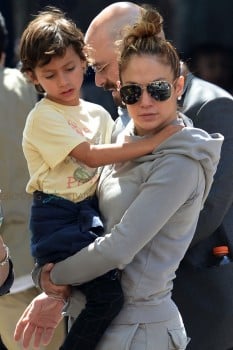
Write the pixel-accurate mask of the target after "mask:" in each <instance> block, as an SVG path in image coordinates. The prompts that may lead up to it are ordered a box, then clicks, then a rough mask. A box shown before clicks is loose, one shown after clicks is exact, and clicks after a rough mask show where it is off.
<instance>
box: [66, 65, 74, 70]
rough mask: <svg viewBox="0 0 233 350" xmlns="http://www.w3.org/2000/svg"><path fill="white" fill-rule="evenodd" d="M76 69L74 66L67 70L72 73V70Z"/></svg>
mask: <svg viewBox="0 0 233 350" xmlns="http://www.w3.org/2000/svg"><path fill="white" fill-rule="evenodd" d="M74 68H75V67H74V66H72V67H68V68H67V70H68V71H72V70H74Z"/></svg>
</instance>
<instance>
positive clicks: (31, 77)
mask: <svg viewBox="0 0 233 350" xmlns="http://www.w3.org/2000/svg"><path fill="white" fill-rule="evenodd" d="M26 75H27V77H28V79H29V80H30V81H31V82H32V83H33V84H34V85H38V84H39V82H38V80H37V78H36V75H35V73H33V72H32V71H31V70H28V71H27V72H26Z"/></svg>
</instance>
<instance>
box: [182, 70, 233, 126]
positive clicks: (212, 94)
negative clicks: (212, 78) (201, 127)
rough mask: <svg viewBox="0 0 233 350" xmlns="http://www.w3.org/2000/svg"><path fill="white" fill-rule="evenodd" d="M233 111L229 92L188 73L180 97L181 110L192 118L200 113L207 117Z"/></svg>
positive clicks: (232, 99) (232, 102)
mask: <svg viewBox="0 0 233 350" xmlns="http://www.w3.org/2000/svg"><path fill="white" fill-rule="evenodd" d="M223 109H224V114H226V113H228V112H229V113H231V114H232V112H233V97H232V95H231V94H230V93H228V92H227V91H225V90H224V89H222V88H220V87H219V86H217V85H214V84H212V83H210V82H208V81H205V80H203V79H200V78H198V77H195V76H194V75H192V74H190V75H189V77H188V80H187V84H186V87H185V93H184V96H183V99H182V107H181V111H182V112H183V113H184V114H186V115H187V116H188V117H189V118H191V119H192V120H194V119H195V118H196V117H197V116H198V115H199V117H200V113H202V114H203V113H205V114H206V113H207V114H208V115H209V117H213V116H214V115H216V114H218V115H219V113H221V110H223Z"/></svg>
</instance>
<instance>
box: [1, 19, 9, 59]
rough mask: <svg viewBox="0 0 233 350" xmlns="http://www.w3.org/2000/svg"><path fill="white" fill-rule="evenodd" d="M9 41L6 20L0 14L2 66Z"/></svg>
mask: <svg viewBox="0 0 233 350" xmlns="http://www.w3.org/2000/svg"><path fill="white" fill-rule="evenodd" d="M7 41H8V32H7V29H6V24H5V19H4V17H3V15H2V14H1V12H0V64H2V65H3V64H4V60H5V51H6V47H7Z"/></svg>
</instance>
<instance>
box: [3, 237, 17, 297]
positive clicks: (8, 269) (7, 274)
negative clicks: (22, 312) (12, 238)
mask: <svg viewBox="0 0 233 350" xmlns="http://www.w3.org/2000/svg"><path fill="white" fill-rule="evenodd" d="M13 280H14V275H13V266H12V262H11V260H10V258H9V249H8V247H7V246H6V245H5V244H4V242H3V239H2V237H1V236H0V295H4V294H7V293H8V292H9V290H10V287H11V286H12V284H13Z"/></svg>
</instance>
